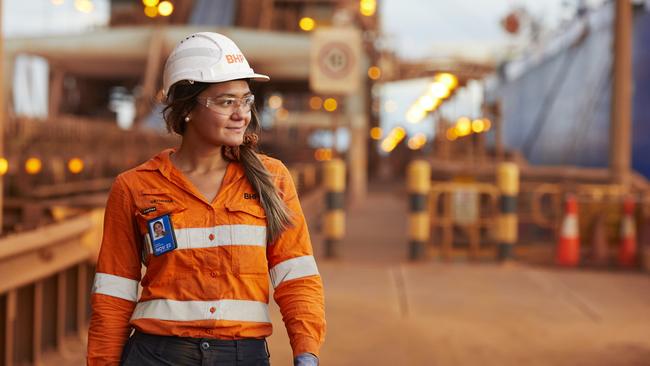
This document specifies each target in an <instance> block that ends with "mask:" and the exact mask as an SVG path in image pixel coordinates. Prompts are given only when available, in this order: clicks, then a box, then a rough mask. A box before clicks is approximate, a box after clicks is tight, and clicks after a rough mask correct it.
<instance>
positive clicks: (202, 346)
mask: <svg viewBox="0 0 650 366" xmlns="http://www.w3.org/2000/svg"><path fill="white" fill-rule="evenodd" d="M201 348H203V349H208V348H210V343H208V342H201Z"/></svg>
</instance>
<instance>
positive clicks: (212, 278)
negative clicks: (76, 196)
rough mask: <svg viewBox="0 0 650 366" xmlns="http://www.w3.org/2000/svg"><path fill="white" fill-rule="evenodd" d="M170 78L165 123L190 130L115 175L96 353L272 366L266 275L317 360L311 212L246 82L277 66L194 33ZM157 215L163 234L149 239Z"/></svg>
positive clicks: (120, 358) (297, 349)
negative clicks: (264, 135) (254, 65)
mask: <svg viewBox="0 0 650 366" xmlns="http://www.w3.org/2000/svg"><path fill="white" fill-rule="evenodd" d="M163 79H164V80H163V84H164V85H163V93H164V94H165V96H166V104H167V105H166V108H165V111H164V117H165V121H166V123H167V127H168V129H169V130H170V131H173V132H175V133H178V134H180V135H181V136H182V142H181V145H180V147H178V148H177V149H169V150H165V151H163V152H161V153H160V154H158V155H157V156H155V157H154V158H152V159H151V160H149V161H148V162H146V163H144V164H142V165H140V166H139V167H136V168H134V169H132V170H129V171H127V172H124V173H122V174H120V175H119V176H118V177H117V178H116V180H115V183H114V184H113V187H112V189H111V192H110V195H109V198H108V202H107V206H106V216H105V222H104V236H103V240H102V247H101V251H100V255H99V260H98V263H97V273H96V275H95V282H94V286H93V294H92V310H93V312H92V317H91V321H90V330H89V334H88V364H89V365H105V364H118V363H120V364H124V365H268V364H269V354H268V348H267V347H266V341H265V337H267V336H269V335H270V334H271V331H272V329H271V322H270V320H269V315H268V301H269V277H270V283H271V284H272V285H273V286H274V288H275V290H274V299H275V301H276V302H277V303H278V305H279V306H280V310H281V312H282V316H283V320H284V323H285V326H286V328H287V333H288V334H289V338H290V342H291V347H292V349H293V354H294V364H296V365H317V364H318V358H317V355H318V352H319V348H320V345H321V344H322V342H323V338H324V333H325V319H324V305H323V290H322V283H321V279H320V276H319V274H318V269H317V267H316V263H315V261H314V257H313V255H312V248H311V243H310V239H309V234H308V232H307V226H306V223H305V219H304V216H303V214H302V210H301V208H300V204H299V202H298V197H297V195H296V190H295V187H294V185H293V182H292V180H291V178H290V175H289V172H288V170H287V168H286V167H285V166H284V165H283V164H282V163H281V162H280V161H278V160H275V159H272V158H269V157H266V156H264V155H259V154H257V153H255V145H256V143H257V139H258V137H257V136H258V135H257V131H258V130H259V124H258V121H257V119H256V116H255V113H254V96H253V94H252V93H251V91H250V88H249V82H250V81H251V80H259V81H265V80H268V79H269V78H268V76H265V75H260V74H256V73H254V71H253V70H252V69H251V68H250V67H249V65H248V62H247V61H246V59H245V58H244V56H243V55H242V53H241V51H240V50H239V48H238V47H237V46H236V45H235V44H234V43H233V42H232V41H231V40H230V39H228V38H227V37H225V36H223V35H220V34H217V33H196V34H193V35H190V36H188V37H186V38H185V39H184V40H183V41H181V42H180V43H179V44H178V45H177V46H176V48H175V49H174V50H173V51H172V53H171V54H170V56H169V58H168V59H167V63H166V65H165V70H164V76H163ZM157 220H160V221H162V223H163V224H164V225H165V226H164V227H165V228H166V229H167V232H168V233H170V235H167V236H166V239H165V240H155V241H154V240H151V237H153V235H151V234H152V233H150V232H148V230H152V229H151V227H152V225H150V224H151V223H153V222H155V221H157ZM171 234H173V235H171ZM159 242H160V243H159ZM141 259H142V263H143V264H144V265H145V266H146V273H145V274H144V277H142V279H141V277H140V273H141V263H140V261H141ZM138 284H140V285H141V286H142V292H141V294H140V297H139V298H138ZM131 328H134V329H135V332H133V334H132V335H130V334H131Z"/></svg>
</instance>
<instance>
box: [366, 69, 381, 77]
mask: <svg viewBox="0 0 650 366" xmlns="http://www.w3.org/2000/svg"><path fill="white" fill-rule="evenodd" d="M368 77H369V78H370V79H372V80H377V79H379V78H380V77H381V69H380V68H379V67H377V66H370V67H369V68H368Z"/></svg>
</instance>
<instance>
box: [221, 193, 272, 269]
mask: <svg viewBox="0 0 650 366" xmlns="http://www.w3.org/2000/svg"><path fill="white" fill-rule="evenodd" d="M226 210H227V211H228V221H229V223H230V225H229V226H230V235H231V238H232V246H231V248H232V251H233V253H232V254H233V256H232V264H233V271H234V272H235V274H242V275H246V274H251V275H261V274H267V273H268V262H267V259H266V213H265V212H264V209H263V208H262V206H260V205H259V204H257V202H251V203H247V204H241V203H227V204H226Z"/></svg>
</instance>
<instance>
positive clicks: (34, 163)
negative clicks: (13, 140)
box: [25, 158, 43, 174]
mask: <svg viewBox="0 0 650 366" xmlns="http://www.w3.org/2000/svg"><path fill="white" fill-rule="evenodd" d="M41 168H43V163H41V160H40V159H38V158H29V159H27V161H26V162H25V171H26V172H27V174H38V172H40V171H41Z"/></svg>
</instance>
